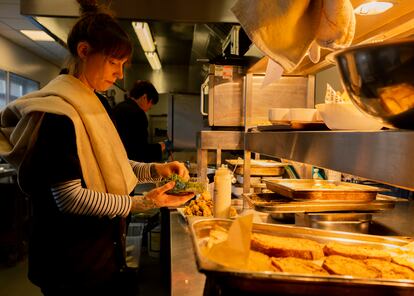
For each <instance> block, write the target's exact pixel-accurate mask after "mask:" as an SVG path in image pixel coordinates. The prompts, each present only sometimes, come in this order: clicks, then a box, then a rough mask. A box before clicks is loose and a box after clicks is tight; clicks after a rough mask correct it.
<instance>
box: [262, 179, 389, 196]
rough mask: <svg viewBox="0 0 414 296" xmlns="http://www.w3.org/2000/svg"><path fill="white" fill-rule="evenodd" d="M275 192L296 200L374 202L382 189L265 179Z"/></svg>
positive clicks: (317, 181) (344, 184) (345, 183)
mask: <svg viewBox="0 0 414 296" xmlns="http://www.w3.org/2000/svg"><path fill="white" fill-rule="evenodd" d="M263 182H264V183H266V187H267V188H268V189H269V190H272V191H273V192H276V193H279V194H281V195H283V196H287V197H291V198H294V199H305V200H354V201H357V200H358V201H372V200H374V199H375V197H376V195H377V193H378V192H380V191H384V189H382V188H378V187H373V186H367V185H360V184H355V183H348V182H339V181H333V180H315V179H279V180H277V179H271V180H269V179H263Z"/></svg>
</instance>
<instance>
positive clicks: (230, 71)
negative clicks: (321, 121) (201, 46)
mask: <svg viewBox="0 0 414 296" xmlns="http://www.w3.org/2000/svg"><path fill="white" fill-rule="evenodd" d="M245 72H246V69H245V68H244V67H242V66H235V65H214V64H211V65H210V67H209V74H208V76H207V78H206V80H205V81H204V83H203V84H202V85H201V92H200V95H201V97H200V99H201V106H200V109H201V114H203V115H205V116H208V124H209V126H217V127H227V126H244V96H243V92H244V88H245V82H244V77H245ZM263 80H264V75H254V76H253V78H252V83H251V85H249V87H250V86H251V112H249V118H250V120H251V125H258V124H266V123H269V121H268V112H269V109H270V108H302V107H308V106H311V105H313V96H314V95H313V88H312V86H311V85H310V83H308V77H302V76H291V77H282V78H281V79H280V80H279V81H277V82H273V83H271V84H269V85H267V86H266V87H263Z"/></svg>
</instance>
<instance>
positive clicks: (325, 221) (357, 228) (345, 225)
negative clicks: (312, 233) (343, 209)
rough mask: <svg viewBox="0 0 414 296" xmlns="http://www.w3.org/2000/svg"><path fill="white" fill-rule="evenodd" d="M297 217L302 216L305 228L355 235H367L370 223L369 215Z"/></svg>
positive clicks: (345, 214)
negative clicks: (355, 233)
mask: <svg viewBox="0 0 414 296" xmlns="http://www.w3.org/2000/svg"><path fill="white" fill-rule="evenodd" d="M297 216H303V217H301V218H303V221H304V226H307V227H311V228H318V229H324V230H338V231H349V232H357V233H368V232H369V226H370V224H371V222H372V214H371V213H304V214H296V217H297ZM297 220H299V219H295V223H296V222H297ZM296 224H297V225H298V223H296Z"/></svg>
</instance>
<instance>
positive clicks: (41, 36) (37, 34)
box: [20, 30, 55, 41]
mask: <svg viewBox="0 0 414 296" xmlns="http://www.w3.org/2000/svg"><path fill="white" fill-rule="evenodd" d="M20 33H22V34H23V35H25V36H27V37H29V38H30V39H32V40H33V41H55V39H53V38H52V37H50V36H49V35H48V34H46V33H45V32H43V31H40V30H20Z"/></svg>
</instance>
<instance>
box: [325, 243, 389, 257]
mask: <svg viewBox="0 0 414 296" xmlns="http://www.w3.org/2000/svg"><path fill="white" fill-rule="evenodd" d="M323 251H324V253H325V255H326V256H330V255H340V256H344V257H349V258H353V259H360V260H364V259H381V260H386V261H391V256H390V254H389V253H388V252H386V251H385V250H380V249H377V248H374V247H370V246H356V245H353V246H351V245H344V244H340V243H337V242H330V243H328V244H327V245H325V247H324V248H323Z"/></svg>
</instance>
